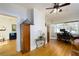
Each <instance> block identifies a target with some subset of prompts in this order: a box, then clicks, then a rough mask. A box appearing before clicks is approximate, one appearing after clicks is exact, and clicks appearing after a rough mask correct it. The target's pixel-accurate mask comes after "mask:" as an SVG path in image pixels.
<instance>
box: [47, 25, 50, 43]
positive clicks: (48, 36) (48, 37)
mask: <svg viewBox="0 0 79 59" xmlns="http://www.w3.org/2000/svg"><path fill="white" fill-rule="evenodd" d="M49 41H50V33H49V26H47V43H49Z"/></svg>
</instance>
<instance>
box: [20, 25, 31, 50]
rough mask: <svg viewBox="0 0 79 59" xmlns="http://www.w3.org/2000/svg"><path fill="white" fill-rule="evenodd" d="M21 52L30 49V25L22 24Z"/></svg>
mask: <svg viewBox="0 0 79 59" xmlns="http://www.w3.org/2000/svg"><path fill="white" fill-rule="evenodd" d="M21 33H22V52H28V51H30V25H28V24H22V26H21Z"/></svg>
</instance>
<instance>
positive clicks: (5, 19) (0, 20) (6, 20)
mask: <svg viewBox="0 0 79 59" xmlns="http://www.w3.org/2000/svg"><path fill="white" fill-rule="evenodd" d="M12 24H16V18H14V17H10V16H5V15H0V27H3V26H4V27H5V28H6V30H5V31H0V37H2V38H4V39H5V40H8V39H9V33H12V32H15V31H12Z"/></svg>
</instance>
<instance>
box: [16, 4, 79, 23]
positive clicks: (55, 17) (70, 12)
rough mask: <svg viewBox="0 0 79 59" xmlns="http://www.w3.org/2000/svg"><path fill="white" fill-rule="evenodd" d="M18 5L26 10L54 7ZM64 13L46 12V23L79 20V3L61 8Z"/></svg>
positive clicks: (49, 5) (46, 5) (47, 5)
mask: <svg viewBox="0 0 79 59" xmlns="http://www.w3.org/2000/svg"><path fill="white" fill-rule="evenodd" d="M16 5H19V6H21V7H24V8H26V9H27V8H41V9H45V8H47V7H51V6H53V4H51V3H16ZM61 9H62V10H63V11H62V12H57V13H52V14H50V13H49V12H50V11H51V10H46V9H45V12H46V21H48V22H50V23H53V22H56V21H59V22H61V21H64V20H70V19H79V3H71V4H70V5H69V6H65V7H62V8H61Z"/></svg>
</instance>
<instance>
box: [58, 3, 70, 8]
mask: <svg viewBox="0 0 79 59" xmlns="http://www.w3.org/2000/svg"><path fill="white" fill-rule="evenodd" d="M67 5H70V3H65V4H62V5H60V6H59V7H63V6H67Z"/></svg>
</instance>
